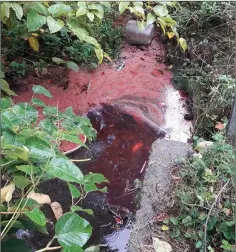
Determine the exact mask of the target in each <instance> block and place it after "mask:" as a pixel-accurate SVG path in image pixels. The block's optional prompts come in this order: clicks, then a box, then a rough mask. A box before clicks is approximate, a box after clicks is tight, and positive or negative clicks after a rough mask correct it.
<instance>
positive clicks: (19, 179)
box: [13, 175, 31, 189]
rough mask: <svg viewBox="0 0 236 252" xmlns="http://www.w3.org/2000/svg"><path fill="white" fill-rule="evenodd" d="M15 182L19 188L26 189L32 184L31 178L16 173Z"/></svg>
mask: <svg viewBox="0 0 236 252" xmlns="http://www.w3.org/2000/svg"><path fill="white" fill-rule="evenodd" d="M13 182H14V184H15V185H16V187H18V188H19V189H24V188H26V187H27V186H28V185H30V184H31V181H30V180H29V179H27V178H25V177H24V176H21V175H14V176H13Z"/></svg>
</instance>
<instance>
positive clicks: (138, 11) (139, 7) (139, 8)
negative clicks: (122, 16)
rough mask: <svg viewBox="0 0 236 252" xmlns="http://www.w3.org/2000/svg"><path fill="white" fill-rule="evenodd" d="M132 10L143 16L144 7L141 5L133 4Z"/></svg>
mask: <svg viewBox="0 0 236 252" xmlns="http://www.w3.org/2000/svg"><path fill="white" fill-rule="evenodd" d="M134 10H135V12H137V14H140V15H142V16H144V9H143V7H142V6H140V5H136V6H134Z"/></svg>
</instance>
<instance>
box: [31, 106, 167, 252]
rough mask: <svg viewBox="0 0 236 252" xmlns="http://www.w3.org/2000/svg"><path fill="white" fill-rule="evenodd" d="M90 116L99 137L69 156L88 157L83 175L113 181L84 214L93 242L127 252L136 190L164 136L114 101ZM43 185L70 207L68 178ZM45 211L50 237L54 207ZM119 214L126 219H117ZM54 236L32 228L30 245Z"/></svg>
mask: <svg viewBox="0 0 236 252" xmlns="http://www.w3.org/2000/svg"><path fill="white" fill-rule="evenodd" d="M88 117H89V118H90V120H91V122H92V124H93V126H94V128H95V129H96V130H97V133H98V134H97V139H96V141H94V142H92V143H89V144H87V146H88V149H86V148H81V149H79V150H78V151H76V152H74V153H72V154H71V155H70V158H71V159H85V158H90V159H91V160H90V161H88V162H80V163H78V167H79V168H80V169H81V170H82V171H83V173H84V174H86V173H89V172H94V173H102V174H103V175H104V176H105V177H106V178H107V179H108V180H109V183H108V184H106V186H107V187H108V193H100V192H91V193H89V194H88V196H87V198H86V199H85V200H83V202H82V206H83V207H84V208H90V209H92V210H93V211H94V216H89V215H87V214H85V213H84V214H83V213H81V212H80V215H81V216H82V217H84V218H86V219H87V220H88V221H89V222H90V223H91V225H92V226H93V234H92V237H91V239H90V241H89V244H90V245H95V244H102V245H103V246H102V247H101V251H106V252H108V251H111V252H115V251H117V252H125V251H126V247H127V243H128V239H129V236H130V228H131V224H132V221H133V216H134V213H135V210H136V208H137V202H136V194H137V192H138V190H139V187H140V181H142V179H143V177H144V173H145V168H146V166H147V160H148V157H149V154H150V150H151V145H152V143H153V141H154V140H155V139H157V138H161V137H163V135H161V134H160V133H159V132H156V131H155V130H153V129H152V128H150V127H149V126H147V125H145V124H144V123H142V122H137V121H135V120H134V119H133V117H132V116H130V115H127V114H124V113H121V111H119V110H118V109H117V108H114V107H111V106H104V108H103V109H101V110H95V111H91V112H89V113H88ZM39 189H40V191H41V192H42V193H45V194H49V195H50V198H51V200H52V201H57V202H59V203H60V204H61V205H62V207H63V211H64V212H66V211H69V209H70V205H71V195H70V192H69V190H68V187H67V185H66V183H64V182H63V181H61V180H58V179H54V180H50V181H45V182H43V183H41V184H40V188H39ZM46 216H47V218H48V220H50V221H51V224H50V223H49V224H48V231H49V234H50V237H52V236H53V233H52V232H53V223H55V221H56V220H55V217H54V215H53V213H52V211H51V209H50V207H48V208H46ZM117 216H118V217H120V218H121V220H123V223H122V221H121V223H117V222H119V221H118V220H119V219H117V218H115V217H117ZM50 237H48V235H47V236H45V235H42V234H39V233H34V234H33V237H32V238H33V239H31V241H30V243H31V246H32V247H34V248H37V249H38V248H43V247H44V246H45V245H46V244H47V243H48V241H49V240H50ZM52 245H53V246H56V245H57V243H53V244H52Z"/></svg>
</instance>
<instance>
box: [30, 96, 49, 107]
mask: <svg viewBox="0 0 236 252" xmlns="http://www.w3.org/2000/svg"><path fill="white" fill-rule="evenodd" d="M31 101H32V104H34V105H36V106H39V107H43V108H44V107H46V104H45V103H44V102H43V101H42V100H40V99H38V98H32V100H31Z"/></svg>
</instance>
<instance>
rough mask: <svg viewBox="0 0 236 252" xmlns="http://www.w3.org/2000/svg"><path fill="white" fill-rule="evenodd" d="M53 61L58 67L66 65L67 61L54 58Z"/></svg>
mask: <svg viewBox="0 0 236 252" xmlns="http://www.w3.org/2000/svg"><path fill="white" fill-rule="evenodd" d="M52 61H53V62H55V63H56V64H57V65H60V64H64V63H66V61H65V60H63V59H60V58H57V57H52Z"/></svg>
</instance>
